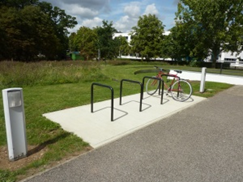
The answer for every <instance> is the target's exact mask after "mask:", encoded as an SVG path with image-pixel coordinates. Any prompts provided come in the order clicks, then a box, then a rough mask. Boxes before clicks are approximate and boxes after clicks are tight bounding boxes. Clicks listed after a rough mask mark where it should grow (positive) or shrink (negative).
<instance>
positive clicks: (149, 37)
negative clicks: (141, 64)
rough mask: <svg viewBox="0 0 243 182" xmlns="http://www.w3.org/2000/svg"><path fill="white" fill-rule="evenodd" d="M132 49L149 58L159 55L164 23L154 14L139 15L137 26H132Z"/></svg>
mask: <svg viewBox="0 0 243 182" xmlns="http://www.w3.org/2000/svg"><path fill="white" fill-rule="evenodd" d="M132 29H133V31H132V40H131V46H132V50H133V51H134V52H136V53H139V54H140V55H141V56H142V57H146V59H148V60H149V59H150V58H152V57H159V56H161V46H162V40H163V32H164V25H163V23H162V22H161V21H160V20H159V19H158V18H157V17H156V16H155V15H151V14H149V15H144V16H142V17H139V20H138V23H137V26H135V27H133V28H132Z"/></svg>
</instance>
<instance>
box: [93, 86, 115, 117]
mask: <svg viewBox="0 0 243 182" xmlns="http://www.w3.org/2000/svg"><path fill="white" fill-rule="evenodd" d="M95 85H97V86H100V87H105V88H109V89H110V90H111V121H114V114H113V113H114V90H113V88H112V87H111V86H108V85H104V84H101V83H92V85H91V113H93V112H94V111H93V102H94V86H95Z"/></svg>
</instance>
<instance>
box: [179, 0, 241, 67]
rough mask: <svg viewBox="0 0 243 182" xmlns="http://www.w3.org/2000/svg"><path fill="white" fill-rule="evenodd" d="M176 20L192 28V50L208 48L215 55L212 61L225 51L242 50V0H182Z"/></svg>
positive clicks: (186, 27) (210, 53)
mask: <svg viewBox="0 0 243 182" xmlns="http://www.w3.org/2000/svg"><path fill="white" fill-rule="evenodd" d="M176 20H177V25H176V26H181V27H182V29H183V30H184V31H187V32H188V31H190V32H188V33H189V35H190V36H191V37H193V41H194V48H192V47H191V48H192V49H191V51H192V53H191V54H193V55H198V54H202V53H205V52H207V53H208V54H209V55H211V56H212V63H213V65H215V64H216V61H217V59H218V56H219V54H220V53H221V52H222V51H232V52H234V51H237V52H239V51H241V50H242V37H243V1H242V0H234V1H232V0H214V1H212V0H200V1H198V0H181V1H180V2H179V4H178V12H177V13H176ZM186 41H191V42H192V40H186ZM202 50H203V51H202Z"/></svg>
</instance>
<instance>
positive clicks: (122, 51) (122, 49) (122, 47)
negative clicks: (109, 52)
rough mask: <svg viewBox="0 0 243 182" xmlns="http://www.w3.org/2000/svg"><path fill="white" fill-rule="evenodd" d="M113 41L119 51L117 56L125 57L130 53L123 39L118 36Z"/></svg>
mask: <svg viewBox="0 0 243 182" xmlns="http://www.w3.org/2000/svg"><path fill="white" fill-rule="evenodd" d="M114 41H115V45H116V46H115V47H117V49H118V51H119V53H118V54H119V56H121V55H127V54H129V53H130V46H129V44H128V42H127V40H126V38H125V37H122V36H119V37H116V38H115V39H114Z"/></svg>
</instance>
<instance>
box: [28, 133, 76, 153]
mask: <svg viewBox="0 0 243 182" xmlns="http://www.w3.org/2000/svg"><path fill="white" fill-rule="evenodd" d="M69 135H71V134H70V133H63V134H61V135H58V136H56V137H55V138H53V139H50V140H47V141H45V142H43V143H41V144H39V145H38V146H37V147H35V148H33V149H31V150H29V151H28V152H27V156H31V155H33V154H35V153H38V152H39V151H41V150H43V149H44V148H45V147H46V146H48V145H51V144H53V143H56V142H58V141H59V140H61V139H63V138H66V137H68V136H69Z"/></svg>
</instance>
